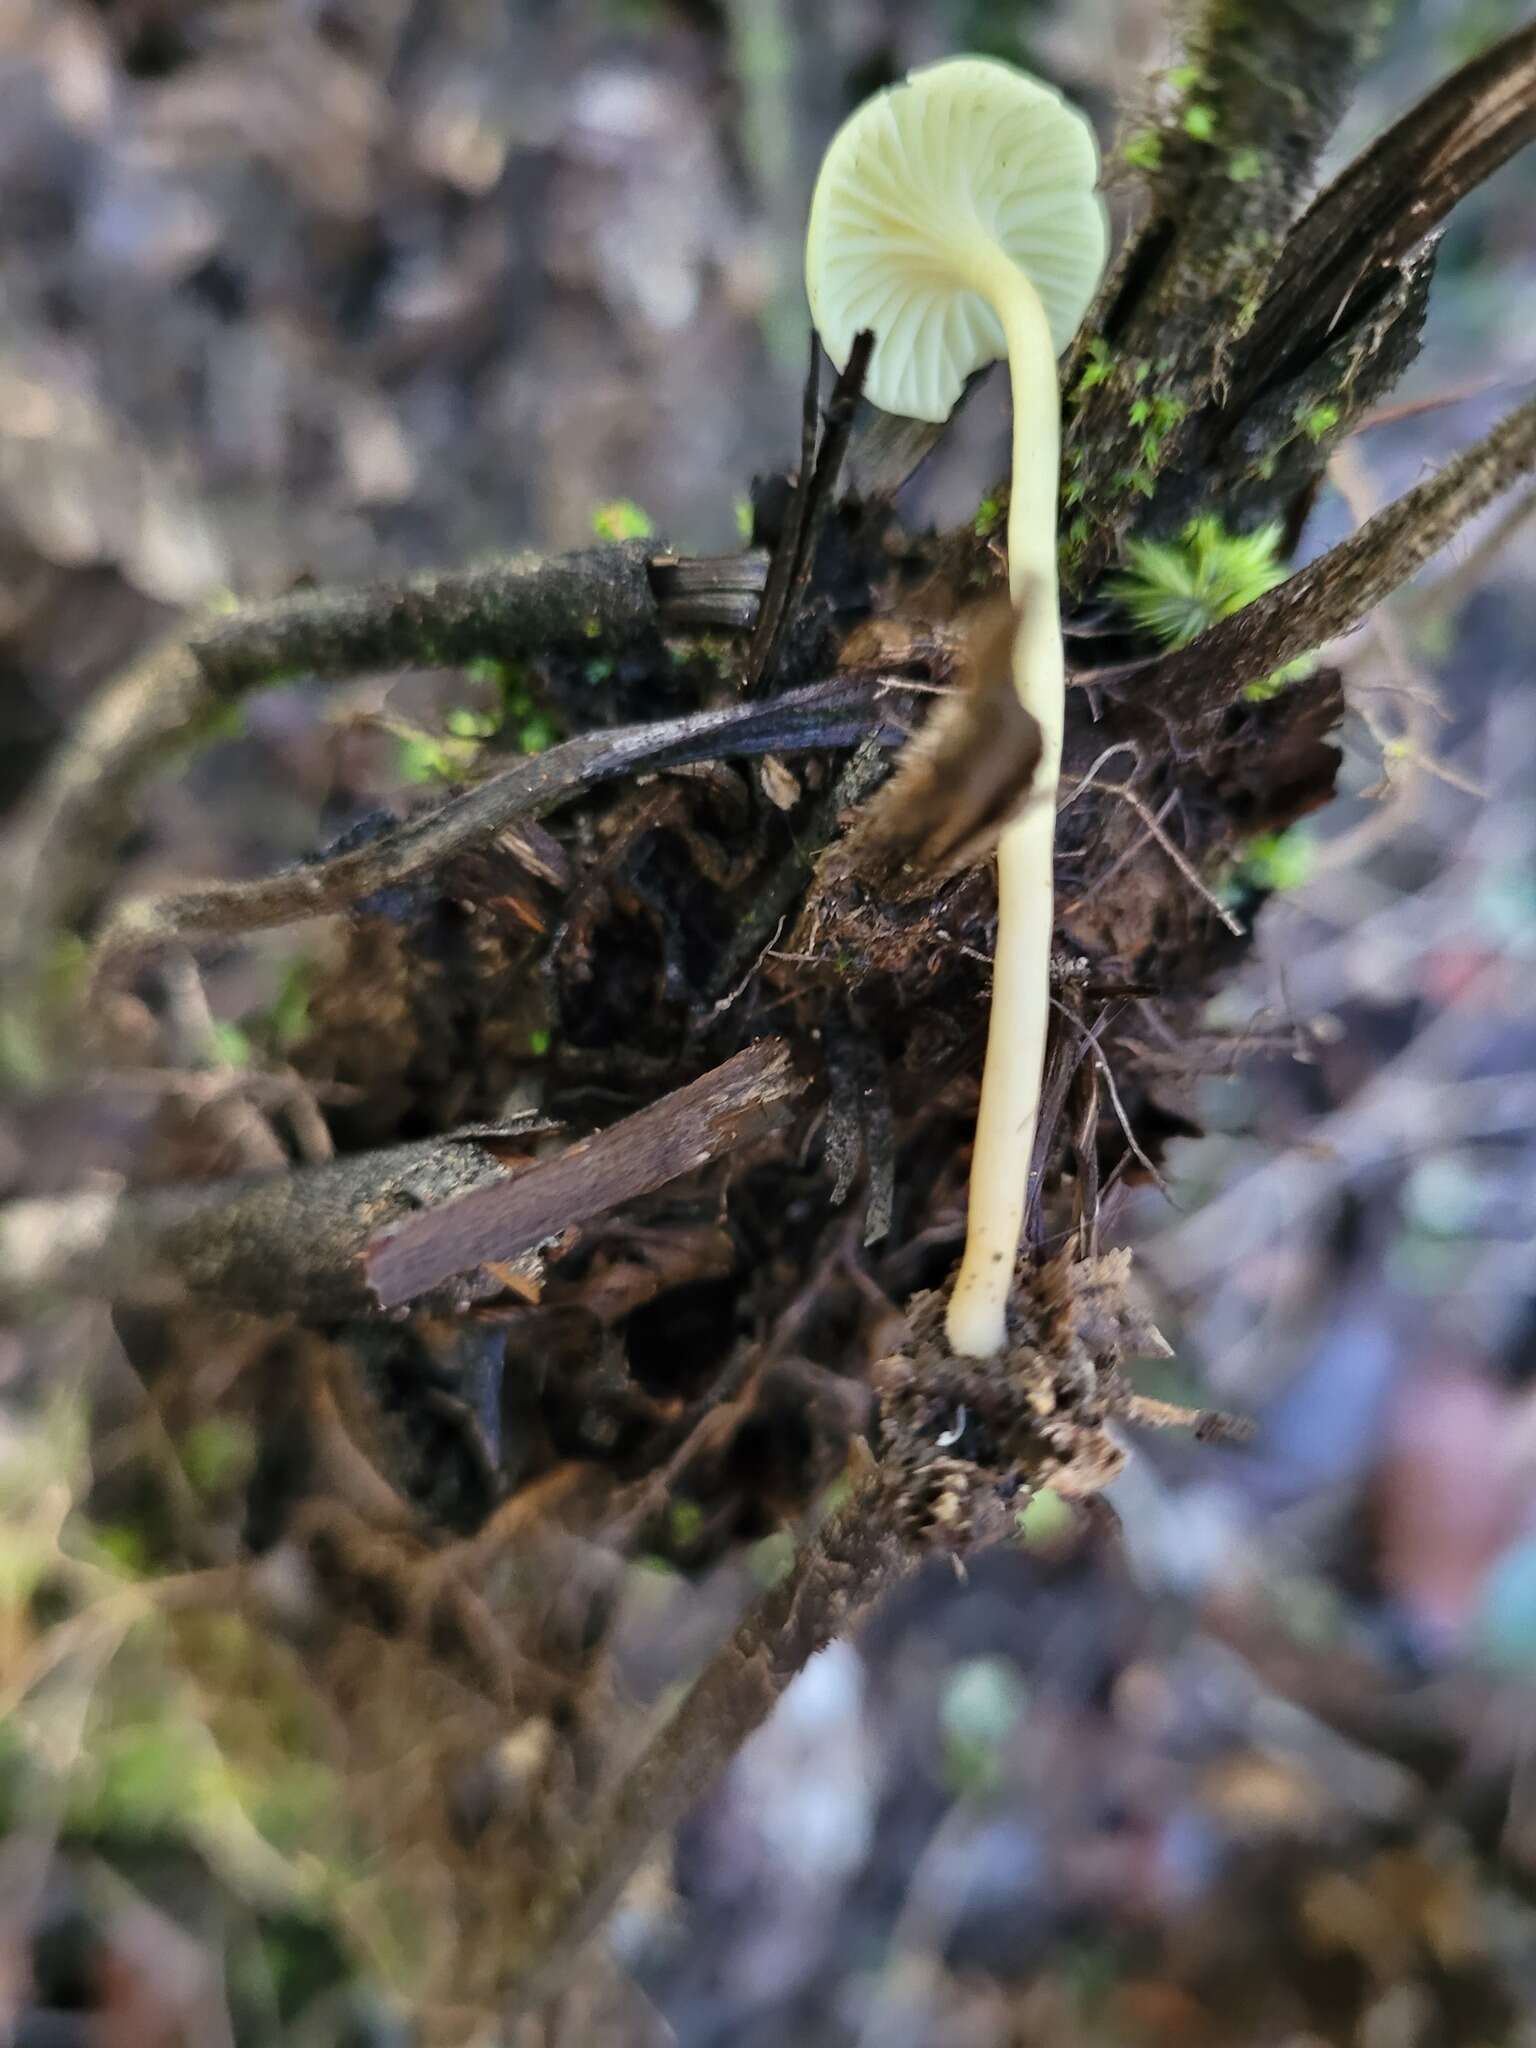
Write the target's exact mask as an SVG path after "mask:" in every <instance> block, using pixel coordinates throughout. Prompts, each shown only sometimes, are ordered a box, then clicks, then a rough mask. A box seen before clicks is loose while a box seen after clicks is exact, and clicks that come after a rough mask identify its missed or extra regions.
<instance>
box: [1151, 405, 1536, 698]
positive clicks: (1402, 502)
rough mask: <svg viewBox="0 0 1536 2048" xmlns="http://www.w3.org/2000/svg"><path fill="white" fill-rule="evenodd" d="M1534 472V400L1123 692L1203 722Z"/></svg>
mask: <svg viewBox="0 0 1536 2048" xmlns="http://www.w3.org/2000/svg"><path fill="white" fill-rule="evenodd" d="M1532 469H1536V399H1532V400H1529V401H1527V403H1526V404H1524V405H1522V406H1519V407H1517V408H1516V410H1515V411H1514V412H1512V413H1508V414H1506V416H1505V417H1504V418H1503V419H1502V420H1500V422H1499V424H1498V425H1497V426H1496V427H1494V428H1493V429H1492V430H1491V432H1489V433H1488V434H1486V435H1484V437H1483V439H1482V440H1481V441H1476V442H1474V443H1473V445H1472V446H1471V447H1470V448H1468V449H1466V450H1465V451H1464V452H1463V453H1462V454H1460V455H1458V456H1456V457H1454V458H1453V459H1452V460H1451V461H1450V462H1448V463H1447V464H1446V465H1445V467H1444V469H1442V470H1440V471H1439V472H1438V474H1436V475H1435V476H1432V477H1429V478H1427V479H1426V480H1425V481H1424V482H1423V483H1421V484H1418V485H1416V486H1415V487H1414V489H1413V490H1411V491H1407V492H1405V493H1404V495H1403V496H1402V497H1401V498H1398V499H1396V500H1394V502H1393V503H1392V504H1390V505H1388V506H1387V507H1386V509H1385V510H1384V511H1382V512H1378V513H1377V514H1376V517H1375V518H1374V519H1370V520H1367V522H1366V523H1365V525H1364V526H1362V527H1361V528H1360V529H1359V531H1358V532H1356V533H1354V534H1351V536H1350V537H1349V539H1348V540H1346V541H1342V542H1341V543H1340V544H1339V546H1338V547H1336V548H1333V549H1330V551H1329V552H1328V553H1327V554H1326V555H1320V556H1319V557H1318V559H1317V560H1316V561H1315V562H1309V563H1308V565H1307V566H1306V568H1305V569H1301V570H1299V571H1298V572H1297V573H1296V575H1294V576H1292V577H1290V578H1289V579H1288V580H1287V581H1286V582H1284V583H1282V584H1279V585H1278V586H1277V587H1276V588H1275V589H1274V590H1272V591H1271V592H1270V593H1269V594H1268V596H1266V597H1261V598H1259V599H1257V600H1256V601H1255V602H1254V603H1253V604H1250V605H1248V606H1246V607H1245V609H1244V610H1242V611H1240V612H1238V613H1236V614H1235V615H1234V616H1233V617H1232V618H1230V619H1224V620H1223V621H1222V622H1221V624H1220V625H1218V626H1213V627H1212V628H1211V629H1210V631H1209V632H1206V633H1202V634H1201V636H1200V638H1199V639H1198V640H1195V641H1192V642H1191V644H1190V645H1189V646H1188V647H1182V648H1179V649H1177V650H1175V651H1174V652H1173V653H1171V654H1165V655H1163V656H1162V658H1161V659H1160V660H1158V661H1154V662H1152V663H1150V664H1149V665H1148V666H1147V667H1145V668H1143V669H1141V670H1140V671H1139V672H1138V673H1137V675H1136V676H1135V678H1134V680H1133V681H1132V682H1130V684H1129V685H1128V687H1129V689H1130V690H1132V691H1134V693H1135V695H1136V697H1137V698H1138V699H1139V700H1141V701H1144V702H1146V703H1148V704H1153V705H1156V706H1157V708H1158V709H1159V711H1161V712H1163V713H1165V714H1166V716H1167V717H1168V719H1169V720H1170V722H1171V723H1173V724H1191V725H1194V726H1196V727H1198V725H1199V724H1200V723H1203V722H1207V721H1209V720H1210V719H1212V718H1214V717H1216V716H1218V715H1219V714H1220V713H1221V712H1222V711H1224V710H1225V709H1226V708H1227V707H1228V706H1229V705H1231V704H1233V703H1236V702H1237V701H1238V699H1239V696H1240V693H1241V691H1242V689H1243V686H1244V685H1245V684H1247V683H1251V682H1255V681H1256V680H1257V679H1258V678H1259V677H1260V676H1266V675H1268V674H1269V673H1270V672H1271V671H1272V670H1273V669H1276V668H1280V667H1282V666H1283V665H1284V664H1285V663H1286V662H1288V661H1294V660H1295V659H1296V658H1297V656H1298V655H1303V654H1309V653H1311V652H1312V651H1313V650H1314V649H1316V648H1319V647H1322V646H1323V645H1324V644H1325V643H1326V642H1328V641H1329V640H1333V639H1336V638H1337V637H1338V636H1339V635H1340V634H1341V633H1347V632H1349V631H1350V630H1351V628H1352V627H1355V626H1358V625H1359V624H1360V622H1361V620H1362V619H1364V618H1365V617H1366V616H1367V615H1368V614H1369V613H1370V612H1371V611H1372V610H1373V609H1374V608H1375V607H1376V606H1377V605H1378V604H1380V602H1381V600H1382V599H1383V598H1384V597H1387V596H1389V595H1390V594H1391V592H1392V591H1394V590H1396V589H1397V587H1398V585H1399V584H1401V583H1406V582H1407V580H1408V578H1409V577H1410V576H1412V575H1414V574H1415V573H1416V572H1417V571H1418V570H1419V569H1421V568H1422V567H1423V566H1424V564H1425V563H1426V562H1427V561H1428V560H1429V559H1430V557H1431V556H1432V555H1434V554H1437V553H1438V552H1439V550H1440V549H1441V548H1443V547H1444V546H1445V544H1446V542H1447V541H1449V540H1450V539H1451V538H1452V537H1453V536H1454V535H1455V534H1456V533H1457V532H1458V531H1459V529H1460V528H1461V527H1463V526H1464V525H1465V524H1466V522H1467V521H1468V520H1469V519H1473V518H1475V517H1476V516H1477V514H1478V513H1479V512H1481V511H1482V510H1483V509H1484V508H1485V507H1486V506H1488V505H1491V504H1492V503H1493V501H1494V500H1495V499H1496V498H1498V497H1500V496H1502V494H1503V493H1504V492H1505V491H1507V490H1508V489H1509V488H1510V486H1511V485H1512V484H1514V483H1517V482H1518V481H1519V479H1520V478H1521V477H1522V476H1525V475H1526V474H1527V473H1528V472H1529V471H1531V470H1532Z"/></svg>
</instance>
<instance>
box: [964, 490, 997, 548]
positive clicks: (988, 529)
mask: <svg viewBox="0 0 1536 2048" xmlns="http://www.w3.org/2000/svg"><path fill="white" fill-rule="evenodd" d="M1002 523H1003V502H1002V500H1001V498H999V497H997V496H996V494H995V493H993V492H990V491H989V492H988V493H987V495H986V497H984V498H983V499H982V501H981V503H980V504H979V505H978V506H977V507H976V517H975V518H974V519H973V520H972V521H971V525H972V527H973V529H974V531H975V534H976V538H977V539H978V540H989V539H990V538H991V537H992V535H993V534H994V533H996V532H997V530H998V528H999V527H1000V526H1001V525H1002Z"/></svg>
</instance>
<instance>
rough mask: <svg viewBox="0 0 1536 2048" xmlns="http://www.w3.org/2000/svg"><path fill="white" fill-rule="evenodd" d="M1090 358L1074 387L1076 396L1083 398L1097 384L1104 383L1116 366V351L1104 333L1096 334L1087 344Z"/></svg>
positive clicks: (1073, 392) (1074, 395)
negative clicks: (1105, 338)
mask: <svg viewBox="0 0 1536 2048" xmlns="http://www.w3.org/2000/svg"><path fill="white" fill-rule="evenodd" d="M1086 354H1087V357H1088V360H1087V361H1086V362H1085V363H1084V365H1083V370H1082V375H1081V376H1080V377H1079V378H1078V380H1077V382H1076V384H1075V385H1074V386H1073V387H1072V396H1073V397H1074V398H1083V397H1086V395H1087V394H1088V393H1089V392H1090V391H1091V390H1092V389H1093V387H1094V386H1095V384H1102V383H1104V381H1105V380H1106V378H1107V377H1108V376H1109V374H1110V372H1111V371H1112V370H1113V369H1114V367H1115V357H1114V351H1113V350H1112V349H1111V348H1110V345H1109V343H1108V342H1107V341H1105V340H1104V338H1103V336H1102V335H1098V334H1096V335H1094V336H1093V338H1092V339H1091V340H1090V341H1089V343H1088V345H1087V350H1086Z"/></svg>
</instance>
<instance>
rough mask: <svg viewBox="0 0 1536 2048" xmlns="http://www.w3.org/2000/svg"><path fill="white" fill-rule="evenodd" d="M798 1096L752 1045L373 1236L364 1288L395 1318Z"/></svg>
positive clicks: (778, 1048)
mask: <svg viewBox="0 0 1536 2048" xmlns="http://www.w3.org/2000/svg"><path fill="white" fill-rule="evenodd" d="M806 1085H807V1082H806V1078H805V1076H803V1075H801V1074H798V1073H796V1071H795V1068H794V1065H793V1062H792V1061H791V1058H790V1053H789V1048H788V1046H787V1045H785V1043H784V1041H783V1040H782V1039H776V1038H770V1039H762V1040H760V1041H759V1042H758V1043H757V1044H756V1045H751V1046H748V1047H747V1049H746V1050H745V1051H744V1052H739V1053H737V1054H736V1055H735V1057H734V1058H733V1059H729V1060H727V1061H726V1062H725V1064H724V1066H721V1067H716V1068H715V1069H714V1071H713V1072H712V1073H708V1074H705V1075H703V1076H702V1077H701V1078H700V1079H699V1080H697V1081H690V1082H689V1083H688V1085H687V1086H686V1087H684V1088H679V1089H677V1090H676V1091H675V1092H674V1093H673V1094H671V1095H666V1096H663V1097H662V1099H661V1101H659V1102H653V1103H652V1104H651V1105H650V1107H649V1108H648V1109H642V1110H640V1111H639V1112H638V1113H637V1114H636V1115H634V1116H631V1117H626V1118H625V1119H624V1121H623V1122H622V1123H618V1124H614V1125H613V1126H611V1127H610V1128H609V1129H608V1130H606V1131H598V1132H596V1133H595V1134H594V1135H593V1136H592V1137H590V1138H583V1139H582V1140H581V1141H580V1143H579V1144H575V1145H572V1146H571V1147H570V1148H569V1150H568V1151H565V1152H561V1153H559V1154H558V1155H557V1156H556V1157H554V1158H552V1159H545V1160H541V1161H540V1162H539V1163H538V1164H537V1165H536V1166H530V1167H527V1168H525V1169H524V1170H523V1171H522V1172H520V1173H517V1174H514V1175H512V1176H511V1177H509V1178H504V1179H502V1180H500V1181H498V1182H496V1183H495V1184H494V1185H492V1186H489V1187H483V1188H478V1189H476V1190H474V1191H473V1192H471V1193H469V1194H466V1195H464V1196H463V1197H462V1198H461V1199H459V1200H457V1201H451V1202H448V1203H445V1204H443V1205H442V1206H440V1207H438V1208H435V1209H433V1210H430V1211H428V1212H427V1213H425V1214H423V1215H420V1216H416V1217H412V1218H411V1219H410V1220H408V1221H407V1222H404V1223H402V1224H400V1225H399V1227H398V1228H396V1229H392V1230H390V1231H388V1232H387V1233H385V1234H383V1235H381V1236H379V1237H377V1238H376V1239H375V1240H374V1241H373V1242H372V1243H371V1244H370V1245H369V1246H368V1249H367V1253H366V1266H367V1274H368V1282H369V1285H370V1286H371V1288H372V1289H373V1292H374V1295H375V1297H376V1299H377V1301H378V1302H379V1304H380V1305H381V1306H382V1307H384V1308H399V1307H402V1306H403V1305H404V1304H405V1303H407V1302H410V1301H415V1300H417V1299H418V1298H419V1297H420V1296H421V1295H423V1294H428V1293H430V1292H431V1291H432V1289H433V1288H435V1287H440V1286H441V1285H443V1283H444V1282H445V1281H448V1280H452V1279H455V1278H456V1277H458V1276H459V1275H460V1274H463V1273H469V1272H473V1271H474V1269H475V1268H476V1267H477V1266H481V1265H484V1264H486V1263H487V1262H488V1261H490V1260H493V1259H510V1258H515V1257H516V1256H517V1255H518V1253H520V1252H525V1251H529V1250H531V1249H532V1248H533V1247H534V1246H535V1245H537V1244H541V1243H543V1242H544V1241H545V1240H546V1239H547V1238H550V1237H553V1236H555V1235H556V1234H557V1233H558V1232H560V1231H561V1230H563V1229H565V1228H566V1227H567V1226H568V1225H570V1224H572V1223H583V1222H587V1221H589V1220H590V1219H591V1218H592V1217H594V1216H600V1215H602V1214H604V1213H605V1212H606V1211H608V1210H611V1209H616V1208H618V1207H619V1206H620V1205H621V1204H622V1203H624V1202H629V1201H633V1200H634V1198H635V1197H636V1196H637V1195H643V1194H649V1193H650V1192H651V1191H652V1190H653V1189H655V1188H659V1187H664V1186H665V1185H666V1183H667V1182H668V1181H672V1180H677V1179H679V1178H680V1177H681V1176H682V1175H683V1174H685V1173H691V1172H693V1171H694V1170H695V1169H696V1168H698V1167H701V1166H707V1165H708V1164H709V1163H710V1161H711V1160H713V1159H718V1158H719V1157H720V1156H721V1155H722V1153H725V1152H732V1151H736V1150H739V1149H740V1148H742V1147H744V1146H748V1145H753V1144H756V1143H758V1142H759V1141H760V1140H761V1139H763V1138H765V1137H767V1136H769V1135H770V1134H771V1133H772V1132H774V1131H776V1130H781V1129H782V1128H783V1126H784V1125H785V1123H787V1121H788V1119H789V1105H790V1103H791V1102H792V1101H793V1100H794V1098H795V1097H796V1096H797V1095H799V1094H800V1093H801V1092H802V1091H803V1089H804V1088H805V1087H806Z"/></svg>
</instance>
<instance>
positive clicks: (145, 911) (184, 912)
mask: <svg viewBox="0 0 1536 2048" xmlns="http://www.w3.org/2000/svg"><path fill="white" fill-rule="evenodd" d="M876 695H877V686H876V684H875V683H873V682H872V681H870V680H869V679H868V678H848V679H844V680H842V681H834V682H831V683H813V684H810V685H808V686H807V687H806V688H804V689H801V690H793V691H788V692H786V693H785V694H784V695H783V696H780V697H775V698H772V699H770V700H768V701H766V702H764V703H762V704H755V705H734V704H733V705H728V706H726V707H725V708H724V709H723V710H718V711H699V712H691V713H689V714H687V715H686V716H684V717H682V718H668V719H658V720H656V721H655V722H653V723H651V724H648V725H632V726H621V727H618V728H617V729H615V730H613V731H609V732H593V733H583V734H582V735H581V736H580V737H579V738H577V739H573V740H567V741H565V743H564V744H563V745H561V746H558V747H551V748H550V750H549V752H548V753H545V754H537V755H532V756H529V757H527V758H525V759H523V760H519V761H518V762H516V763H515V764H514V765H513V766H512V767H510V768H507V769H504V770H503V771H502V773H501V774H499V775H493V776H491V777H490V778H489V779H488V780H487V781H485V782H481V783H476V784H475V785H474V786H473V787H472V788H470V789H467V790H464V791H462V792H461V793H460V794H459V795H457V796H451V797H449V798H448V799H447V801H446V802H445V803H442V804H439V805H438V806H437V807H436V808H435V809H434V810H430V811H424V812H421V813H419V814H418V815H417V816H415V817H412V818H407V819H406V820H405V821H404V822H403V823H402V824H400V825H397V826H395V827H394V828H393V829H392V830H390V831H387V832H384V833H381V834H380V835H379V837H378V838H377V839H374V840H371V841H369V842H368V843H367V844H366V845H363V846H357V847H352V848H350V849H348V851H347V852H345V853H339V854H336V855H334V856H333V857H332V858H331V859H329V860H322V861H316V862H314V863H313V864H311V865H309V866H305V867H296V868H288V869H285V870H284V871H283V872H282V873H280V874H276V875H265V876H262V877H261V878H260V879H259V880H257V881H253V882H208V883H203V884H201V885H200V886H198V887H196V888H191V889H177V890H172V891H169V892H167V893H166V894H163V895H155V896H140V897H134V898H130V899H129V900H128V901H127V902H125V903H123V904H121V905H119V907H118V908H117V909H116V911H114V913H113V914H112V916H111V918H110V919H109V920H108V922H107V924H106V925H105V927H104V928H103V930H102V932H101V935H100V937H99V938H98V939H97V942H96V946H95V949H94V953H93V958H92V974H93V977H94V978H98V979H99V977H100V976H101V975H102V974H103V973H104V972H106V971H107V970H109V969H110V968H111V967H113V966H114V965H116V964H118V963H119V962H121V961H122V960H123V959H125V958H127V957H129V956H131V955H133V954H135V953H137V952H140V951H142V950H143V949H144V948H145V947H147V946H155V945H161V944H164V943H166V942H168V941H170V940H172V939H190V938H195V937H197V936H199V935H207V934H209V933H217V934H218V935H220V936H221V937H229V936H231V935H233V934H234V933H237V932H252V931H261V930H265V929H267V928H269V927H270V926H273V925H280V924H288V923H291V922H292V921H293V920H295V919H297V918H305V917H318V916H320V915H322V914H324V913H325V912H328V911H335V910H343V909H345V908H346V907H347V906H348V905H349V904H352V903H356V902H357V901H359V899H360V898H362V897H364V896H368V895H371V894H372V893H373V892H374V891H375V890H376V889H383V888H387V887H391V886H393V885H394V884H396V883H399V882H404V881H408V880H409V879H410V878H411V877H412V876H413V875H419V874H423V873H425V872H426V871H427V870H428V869H430V868H433V867H437V866H439V865H441V863H442V862H444V861H446V860H448V859H450V858H451V857H452V856H453V855H455V854H458V853H461V852H462V851H463V850H464V849H465V848H466V847H468V846H472V845H476V844H481V843H484V842H485V841H486V840H488V839H491V838H493V837H494V836H495V834H496V833H497V832H500V831H504V830H505V829H506V828H507V827H508V826H509V825H511V824H513V823H514V822H516V821H518V820H524V819H529V818H540V817H543V816H544V815H545V814H546V813H547V812H549V811H552V810H554V809H556V808H557V807H558V806H559V805H561V804H563V803H568V802H570V801H571V799H572V798H574V797H577V796H580V795H582V794H583V793H584V792H585V791H587V790H589V789H592V788H594V787H595V786H596V785H597V784H598V783H600V782H606V781H611V780H613V779H614V778H615V777H617V776H621V775H630V774H636V773H639V772H642V771H655V770H657V769H661V768H667V767H681V766H683V765H684V764H686V763H689V762H694V761H704V760H714V759H718V758H720V757H721V756H723V755H728V754H761V753H792V752H794V751H795V750H796V749H798V748H804V747H834V746H847V745H850V744H852V743H853V742H854V741H856V740H858V739H861V738H862V737H863V736H864V735H865V734H866V733H867V732H868V731H869V730H870V729H871V728H872V727H873V726H874V725H875V724H877V723H878V717H879V714H878V712H877V710H876Z"/></svg>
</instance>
